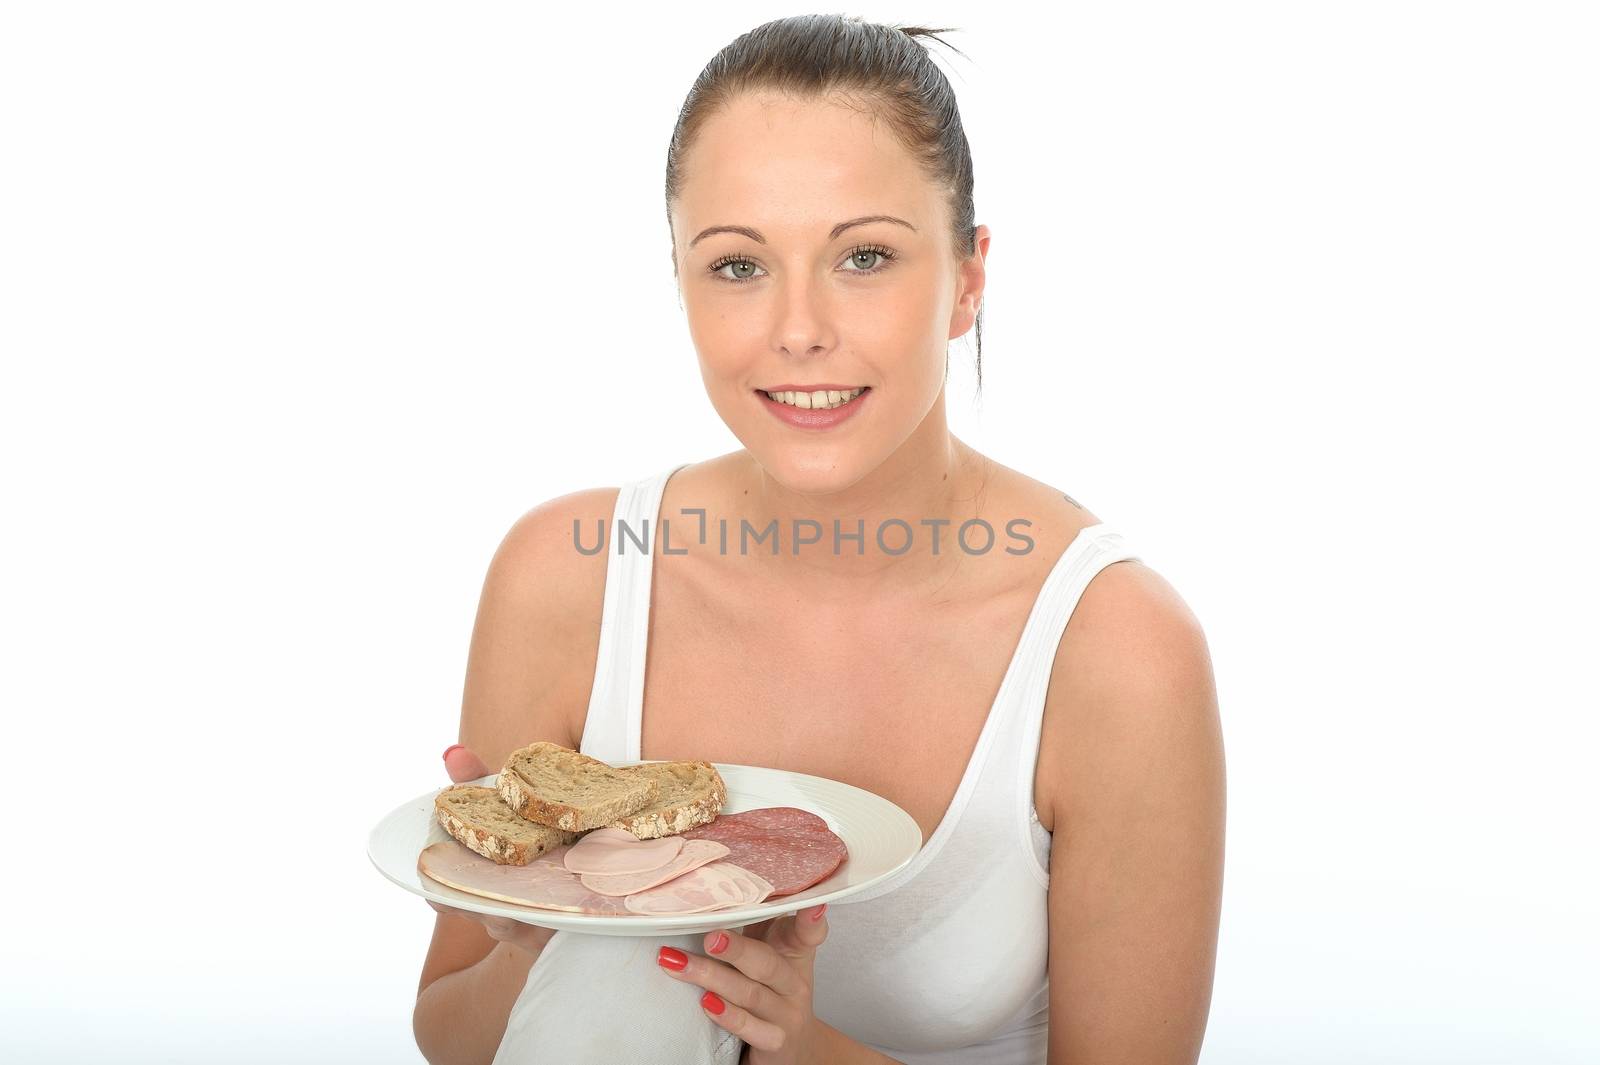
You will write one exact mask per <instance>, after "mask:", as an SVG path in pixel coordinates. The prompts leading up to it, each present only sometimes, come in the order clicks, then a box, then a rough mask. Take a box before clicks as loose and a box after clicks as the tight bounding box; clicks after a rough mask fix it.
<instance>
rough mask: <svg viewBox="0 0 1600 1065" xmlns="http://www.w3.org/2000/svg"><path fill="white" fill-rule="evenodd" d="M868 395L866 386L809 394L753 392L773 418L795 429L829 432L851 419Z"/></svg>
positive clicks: (815, 390) (811, 392)
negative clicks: (827, 430) (828, 430)
mask: <svg viewBox="0 0 1600 1065" xmlns="http://www.w3.org/2000/svg"><path fill="white" fill-rule="evenodd" d="M871 392H872V389H871V388H870V387H869V386H867V385H860V386H858V387H854V388H818V389H811V390H810V391H802V390H799V389H795V390H792V391H791V390H788V389H782V390H779V391H776V392H769V391H767V390H766V389H764V388H758V389H756V395H758V396H760V397H761V405H762V406H763V407H765V408H767V410H769V411H771V412H772V414H773V417H775V418H777V419H778V420H779V421H781V422H783V423H785V424H786V425H791V426H793V427H794V428H796V429H832V428H833V427H834V426H836V425H840V424H842V423H844V422H846V421H848V420H849V419H850V418H852V417H853V416H854V415H855V413H856V412H857V411H858V410H860V409H861V407H862V406H863V405H864V404H865V403H866V401H867V400H866V397H867V396H868V395H870V394H871Z"/></svg>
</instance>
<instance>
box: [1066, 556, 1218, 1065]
mask: <svg viewBox="0 0 1600 1065" xmlns="http://www.w3.org/2000/svg"><path fill="white" fill-rule="evenodd" d="M1040 743H1041V747H1040V772H1041V774H1047V777H1048V779H1044V778H1041V785H1042V786H1047V787H1046V790H1045V795H1044V796H1042V797H1043V798H1046V799H1047V801H1048V803H1049V805H1050V810H1049V811H1048V813H1047V812H1046V811H1045V810H1043V809H1041V810H1040V821H1041V822H1045V821H1046V818H1048V819H1049V820H1048V823H1046V827H1047V828H1049V829H1050V830H1051V832H1052V833H1053V836H1054V844H1053V845H1052V847H1051V851H1050V872H1049V877H1050V879H1049V904H1048V905H1049V914H1050V963H1049V970H1050V1047H1049V1053H1050V1059H1051V1060H1052V1061H1055V1060H1061V1061H1109V1060H1112V1059H1116V1060H1119V1061H1121V1060H1128V1061H1133V1060H1137V1061H1149V1062H1156V1061H1161V1062H1190V1063H1192V1062H1194V1061H1195V1060H1196V1059H1197V1058H1198V1056H1199V1052H1200V1043H1201V1040H1202V1038H1203V1036H1204V1033H1205V1027H1206V1018H1207V1015H1208V1011H1209V1007H1210V1000H1211V987H1212V979H1213V973H1214V971H1215V965H1216V946H1217V930H1218V924H1219V920H1220V912H1221V898H1222V879H1223V864H1224V849H1225V843H1224V840H1225V835H1226V831H1225V825H1226V808H1227V786H1226V780H1225V776H1226V774H1225V767H1224V757H1223V743H1222V729H1221V724H1220V721H1219V717H1218V710H1217V696H1216V688H1215V684H1214V682H1213V678H1212V671H1211V660H1210V654H1209V652H1208V650H1207V647H1206V639H1205V634H1204V632H1203V631H1202V630H1201V627H1200V623H1199V621H1198V620H1197V619H1196V618H1195V616H1194V613H1193V612H1192V611H1191V610H1190V609H1189V608H1188V606H1187V604H1185V603H1184V601H1183V599H1182V598H1181V597H1180V596H1179V595H1178V593H1177V591H1176V590H1175V589H1174V588H1173V587H1172V586H1171V584H1169V583H1168V582H1167V581H1166V580H1165V579H1164V578H1163V577H1162V576H1161V575H1160V574H1159V573H1157V572H1155V571H1154V570H1153V569H1151V568H1150V567H1148V566H1146V565H1144V564H1143V563H1141V562H1138V561H1135V560H1131V559H1130V560H1124V561H1121V562H1116V563H1113V564H1111V565H1109V566H1106V567H1105V568H1103V569H1102V570H1101V571H1100V572H1099V573H1098V574H1096V576H1095V577H1094V579H1093V580H1091V581H1090V582H1089V586H1088V588H1087V589H1086V590H1085V592H1084V595H1083V597H1082V599H1081V600H1080V601H1079V603H1078V607H1077V610H1076V611H1075V612H1074V614H1073V616H1072V618H1071V620H1070V621H1069V622H1068V624H1067V631H1066V633H1065V634H1064V635H1063V637H1062V639H1061V643H1060V646H1059V647H1058V648H1057V653H1056V661H1055V663H1054V668H1053V670H1052V672H1051V681H1050V687H1049V694H1048V696H1047V698H1046V706H1045V734H1044V735H1043V736H1041V741H1040ZM1047 751H1048V753H1047ZM1152 1016H1154V1017H1159V1018H1161V1022H1162V1023H1160V1024H1156V1025H1152V1024H1151V1023H1150V1018H1151V1017H1152Z"/></svg>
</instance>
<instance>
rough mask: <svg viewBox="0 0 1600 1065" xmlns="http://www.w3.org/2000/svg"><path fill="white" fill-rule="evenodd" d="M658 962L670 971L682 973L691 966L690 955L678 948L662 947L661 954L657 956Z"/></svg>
mask: <svg viewBox="0 0 1600 1065" xmlns="http://www.w3.org/2000/svg"><path fill="white" fill-rule="evenodd" d="M656 962H657V964H660V965H663V966H665V967H666V968H668V969H676V970H677V971H678V972H680V973H681V972H683V970H684V969H685V968H687V967H688V965H689V955H687V954H685V953H684V952H683V951H681V950H679V949H678V948H676V947H662V948H661V950H660V952H659V953H657V954H656Z"/></svg>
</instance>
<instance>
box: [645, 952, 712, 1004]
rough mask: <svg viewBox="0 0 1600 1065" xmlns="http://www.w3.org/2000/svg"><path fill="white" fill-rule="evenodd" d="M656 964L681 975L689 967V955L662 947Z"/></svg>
mask: <svg viewBox="0 0 1600 1065" xmlns="http://www.w3.org/2000/svg"><path fill="white" fill-rule="evenodd" d="M656 963H657V964H659V965H662V966H664V967H666V968H668V969H674V970H676V971H678V972H680V973H681V972H683V970H684V969H685V968H687V967H688V965H689V955H687V954H685V953H684V952H683V951H681V950H679V949H677V948H676V947H662V948H661V951H660V953H658V954H657V955H656ZM717 1012H718V1013H721V1012H722V1011H721V1010H718V1011H717Z"/></svg>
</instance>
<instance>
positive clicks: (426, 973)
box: [412, 488, 617, 1065]
mask: <svg viewBox="0 0 1600 1065" xmlns="http://www.w3.org/2000/svg"><path fill="white" fill-rule="evenodd" d="M616 496H617V489H615V488H602V489H591V490H588V491H584V492H575V493H572V494H570V495H565V496H561V497H559V498H557V499H554V500H550V501H548V502H545V503H542V504H540V505H539V506H537V507H535V508H534V509H533V510H530V511H529V512H528V513H526V514H524V515H523V516H522V517H521V518H520V519H519V520H518V521H517V522H516V523H515V524H514V525H513V526H512V528H511V530H510V531H509V532H508V533H507V534H506V536H505V537H504V539H503V540H502V541H501V543H500V546H499V548H498V549H497V550H496V551H495V555H494V558H493V559H492V560H491V561H490V563H489V572H488V574H487V576H486V577H485V578H484V583H483V591H482V593H481V595H480V597H479V600H478V614H477V618H476V620H475V621H474V623H473V628H472V639H471V643H470V645H469V647H468V651H467V671H466V680H465V684H464V686H463V691H462V700H461V727H460V741H461V743H463V744H465V745H466V746H467V747H468V748H469V749H470V750H471V751H472V752H473V753H474V754H475V755H477V756H478V757H479V758H481V759H482V760H483V762H484V768H485V775H486V774H487V772H488V767H489V766H498V765H500V764H501V762H503V761H504V760H505V757H506V756H507V755H508V754H509V753H510V752H512V751H514V750H516V749H517V748H518V747H521V746H523V745H524V744H527V743H532V742H533V741H534V740H551V741H553V742H555V743H559V744H561V745H562V746H565V747H572V748H576V747H577V746H578V742H579V737H580V735H581V731H582V718H581V717H580V716H577V714H576V713H575V709H574V708H579V709H581V708H583V707H585V706H586V705H587V701H588V692H589V685H590V683H591V681H592V678H593V676H594V663H595V644H596V643H597V641H598V639H599V635H598V634H599V628H600V611H601V608H602V601H603V596H604V587H605V567H606V556H605V554H604V553H601V554H599V555H596V556H584V555H580V554H579V553H578V552H577V550H576V549H575V548H574V547H573V543H572V529H573V522H574V521H575V520H578V521H582V522H584V525H585V527H586V528H587V527H588V523H589V522H592V521H595V520H598V519H599V518H609V517H610V515H611V512H612V508H613V506H614V504H615V501H616ZM607 525H608V526H609V522H608V523H607ZM537 958H538V951H537V950H530V949H526V948H525V947H519V946H515V945H512V944H509V943H505V942H500V941H498V940H496V939H495V938H494V937H492V936H491V935H490V934H489V933H488V932H487V931H486V930H485V928H484V926H483V925H482V924H480V923H478V922H477V921H475V920H471V919H468V918H463V917H456V916H450V915H445V914H440V915H439V916H438V917H437V918H436V920H435V923H434V932H433V940H432V942H431V943H430V944H429V945H428V953H427V957H426V958H425V959H424V962H423V969H422V977H421V980H420V982H419V984H420V986H419V987H418V992H417V1002H416V1006H415V1009H414V1011H413V1014H412V1030H413V1033H414V1034H415V1037H416V1040H417V1047H418V1049H419V1050H420V1051H421V1052H422V1055H423V1056H424V1057H425V1058H427V1060H428V1061H430V1062H432V1063H433V1065H488V1062H490V1061H492V1060H493V1058H494V1055H495V1052H496V1050H497V1049H498V1048H499V1045H500V1041H501V1039H502V1037H503V1036H504V1033H505V1029H506V1023H507V1021H508V1019H509V1017H510V1013H511V1008H512V1006H513V1005H514V1004H515V1003H516V1000H517V996H518V995H519V994H520V993H521V991H522V989H523V986H524V985H525V984H526V983H527V980H528V973H529V971H530V970H531V969H532V968H533V963H534V961H535V960H536V959H537Z"/></svg>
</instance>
